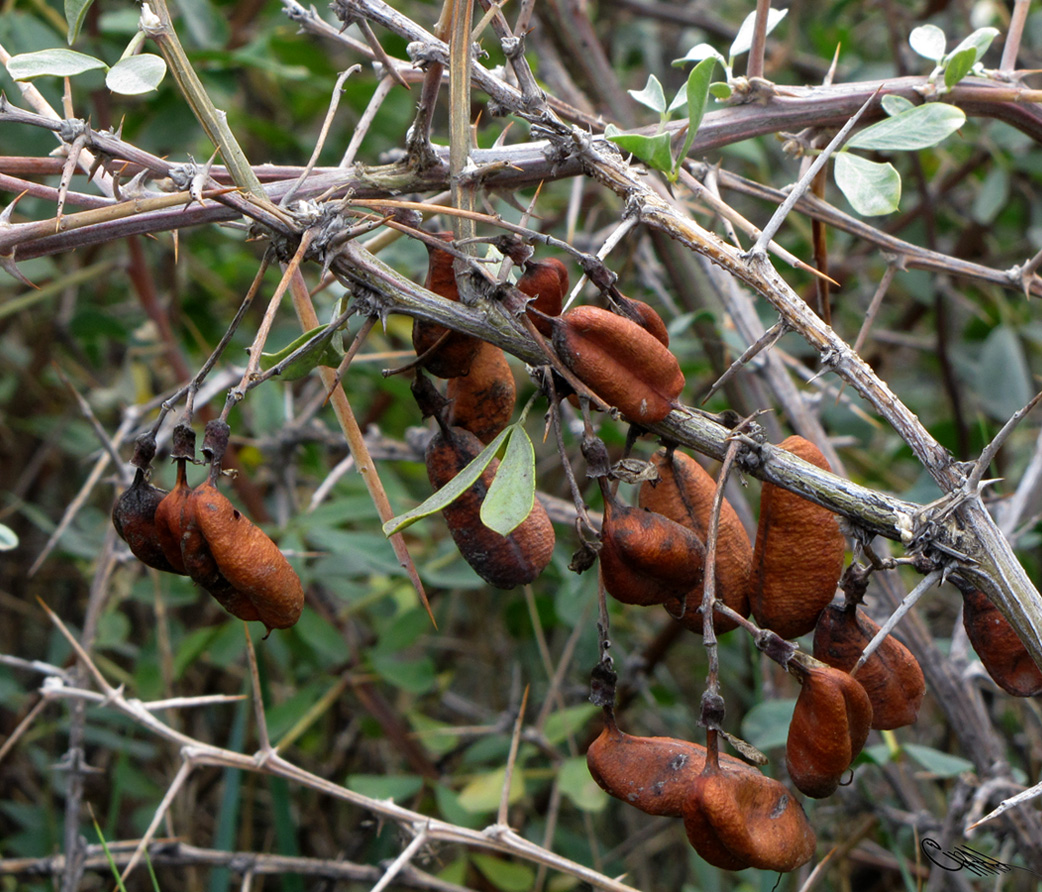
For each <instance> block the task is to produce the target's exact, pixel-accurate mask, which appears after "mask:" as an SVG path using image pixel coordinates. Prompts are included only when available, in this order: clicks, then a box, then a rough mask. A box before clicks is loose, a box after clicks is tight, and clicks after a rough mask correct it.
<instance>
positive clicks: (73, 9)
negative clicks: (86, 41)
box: [65, 0, 94, 46]
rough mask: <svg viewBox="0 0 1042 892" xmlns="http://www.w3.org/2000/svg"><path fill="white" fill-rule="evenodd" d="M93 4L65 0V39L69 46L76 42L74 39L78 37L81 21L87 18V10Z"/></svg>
mask: <svg viewBox="0 0 1042 892" xmlns="http://www.w3.org/2000/svg"><path fill="white" fill-rule="evenodd" d="M93 2H94V0H65V24H66V25H68V27H69V30H68V36H67V38H66V39H67V40H68V42H69V46H72V45H73V44H74V43H75V42H76V38H77V37H79V36H80V28H82V27H83V20H84V19H85V18H86V17H87V10H89V9H90V5H91V3H93Z"/></svg>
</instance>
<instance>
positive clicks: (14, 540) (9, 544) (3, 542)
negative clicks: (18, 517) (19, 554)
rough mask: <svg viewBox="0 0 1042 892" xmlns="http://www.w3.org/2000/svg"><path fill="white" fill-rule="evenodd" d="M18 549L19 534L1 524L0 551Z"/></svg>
mask: <svg viewBox="0 0 1042 892" xmlns="http://www.w3.org/2000/svg"><path fill="white" fill-rule="evenodd" d="M17 547H18V534H17V533H16V532H15V531H14V530H12V529H11V528H10V527H9V526H7V525H6V524H3V523H0V551H11V550H12V549H15V548H17Z"/></svg>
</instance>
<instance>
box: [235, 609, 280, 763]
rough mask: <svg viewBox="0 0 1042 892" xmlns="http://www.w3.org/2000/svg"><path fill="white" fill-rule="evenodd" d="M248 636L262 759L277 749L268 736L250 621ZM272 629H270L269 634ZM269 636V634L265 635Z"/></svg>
mask: <svg viewBox="0 0 1042 892" xmlns="http://www.w3.org/2000/svg"><path fill="white" fill-rule="evenodd" d="M242 631H243V634H245V636H246V659H247V662H248V663H249V666H250V686H251V687H252V689H253V713H254V715H255V716H256V719H257V740H258V742H259V745H260V749H259V751H258V755H259V756H260V758H261V759H262V760H265V759H267V758H268V756H269V755H271V754H272V753H273V752H274V751H275V750H274V748H273V747H272V745H271V738H270V737H269V736H268V718H267V716H266V715H265V713H264V693H263V691H261V681H260V668H259V667H258V666H257V651H256V649H255V648H254V646H253V636H252V635H250V625H249V623H243V624H242ZM270 633H271V630H270V629H269V634H270ZM265 637H267V636H265Z"/></svg>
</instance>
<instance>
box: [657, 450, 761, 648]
mask: <svg viewBox="0 0 1042 892" xmlns="http://www.w3.org/2000/svg"><path fill="white" fill-rule="evenodd" d="M651 461H652V464H654V466H655V468H656V469H657V470H658V473H659V479H658V480H657V481H645V482H644V483H643V484H642V485H641V488H640V494H639V495H638V504H639V505H640V506H641V507H642V508H647V509H648V510H649V511H656V512H658V513H659V514H662V515H665V516H666V517H668V518H669V519H670V520H672V521H675V522H676V523H679V524H682V525H683V526H685V527H687V528H688V529H689V530H691V531H692V532H693V533H694V534H695V535H696V536H698V537H699V539H701V540H702V541H703V542H704V541H705V540H706V538H707V537H708V535H709V519H710V515H711V514H712V509H713V497H714V495H715V494H716V481H715V480H713V478H712V477H710V476H709V474H708V473H707V472H706V470H705V469H704V468H703V467H702V466H701V465H700V464H699V463H698V462H697V461H695V460H694V459H693V458H691V456H689V455H686V454H685V453H683V452H679V451H675V450H673V451H671V450H666V449H660V450H659V451H658V452H656V453H655V454H654V455H653V456H652V457H651ZM752 567H753V547H752V544H751V543H750V542H749V535H748V534H747V533H746V532H745V527H743V526H742V522H741V521H740V520H739V519H738V515H737V514H736V513H735V510H734V508H732V507H731V503H730V502H728V501H727V499H724V501H723V503H722V504H721V506H720V523H719V527H718V529H717V536H716V597H717V598H718V599H719V600H720V601H722V602H723V603H724V604H726V605H727V606H728V607H730V608H731V609H732V610H734V611H735V612H736V613H740V614H741V615H742V616H748V615H749V579H750V576H751V574H752ZM696 603H697V602H696ZM680 621H681V622H682V623H683V624H684V625H685V626H686V627H687V628H689V629H691V630H692V631H695V632H698V633H699V634H701V633H702V615H701V614H700V613H692V611H690V610H688V611H687V612H685V613H684V614H683V616H682V617H681V618H680ZM713 623H714V628H715V629H716V631H717V634H721V633H723V632H729V631H730V630H731V629H733V628H735V627H736V625H737V624H736V623H734V622H732V621H731V620H727V619H724V618H722V617H720V616H716V617H714V619H713Z"/></svg>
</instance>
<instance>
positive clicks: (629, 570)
mask: <svg viewBox="0 0 1042 892" xmlns="http://www.w3.org/2000/svg"><path fill="white" fill-rule="evenodd" d="M600 561H601V576H602V578H603V580H604V589H605V591H606V592H608V594H609V595H611V596H612V597H613V598H615V599H616V600H618V601H622V603H624V604H641V605H645V606H647V605H649V604H665V603H666V602H668V601H680V602H681V603H684V602H685V601H686V600H687V599H688V598H689V593H690V598H691V600H692V603H694V604H695V605H696V606H697V605H698V604H700V603H701V600H702V572H703V567H704V565H705V546H703V545H702V541H701V540H700V539H699V538H698V536H696V535H695V534H694V533H693V532H692V531H691V530H689V529H688V528H687V527H684V526H681V525H680V524H679V523H675V522H674V521H672V520H670V519H669V518H668V517H663V516H662V515H661V514H656V513H655V512H654V511H645V510H644V509H643V508H629V507H627V506H625V505H621V504H619V503H617V502H613V501H609V502H607V503H606V504H605V510H604V521H603V523H602V524H601V551H600Z"/></svg>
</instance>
